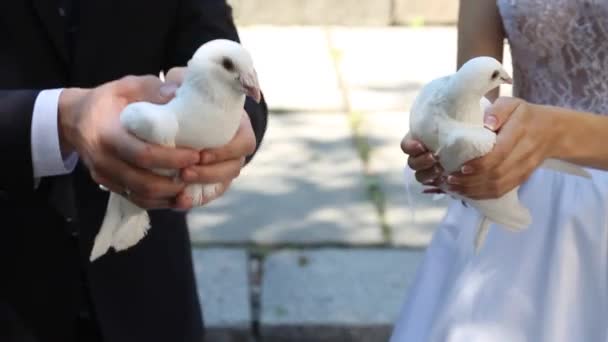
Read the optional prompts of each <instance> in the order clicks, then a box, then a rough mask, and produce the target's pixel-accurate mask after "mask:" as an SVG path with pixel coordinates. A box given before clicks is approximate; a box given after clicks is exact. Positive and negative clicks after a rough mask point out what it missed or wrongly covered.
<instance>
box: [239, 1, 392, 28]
mask: <svg viewBox="0 0 608 342" xmlns="http://www.w3.org/2000/svg"><path fill="white" fill-rule="evenodd" d="M391 2H392V0H374V1H360V0H341V1H328V0H306V1H302V0H274V1H272V0H229V3H230V4H232V5H233V7H234V16H235V20H236V22H237V23H239V24H241V25H247V24H272V25H311V24H312V25H388V24H390V21H391Z"/></svg>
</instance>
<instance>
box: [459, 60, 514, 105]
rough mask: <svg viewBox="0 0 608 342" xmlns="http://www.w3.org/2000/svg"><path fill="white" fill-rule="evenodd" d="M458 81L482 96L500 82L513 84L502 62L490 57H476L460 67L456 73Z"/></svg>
mask: <svg viewBox="0 0 608 342" xmlns="http://www.w3.org/2000/svg"><path fill="white" fill-rule="evenodd" d="M456 75H457V77H456V78H457V79H458V82H459V83H460V84H463V85H464V86H465V87H467V88H468V89H469V90H470V91H474V92H475V93H476V94H475V95H479V96H484V95H485V94H487V93H488V92H489V91H491V90H493V89H494V88H496V87H498V86H500V85H501V84H513V79H512V78H511V76H509V74H508V73H507V72H506V71H505V69H504V68H503V66H502V64H500V62H499V61H497V60H496V59H494V58H492V57H476V58H473V59H471V60H469V61H468V62H466V63H465V64H463V65H462V67H460V69H459V70H458V72H457V73H456Z"/></svg>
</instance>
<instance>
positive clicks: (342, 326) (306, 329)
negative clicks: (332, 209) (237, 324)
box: [260, 249, 422, 342]
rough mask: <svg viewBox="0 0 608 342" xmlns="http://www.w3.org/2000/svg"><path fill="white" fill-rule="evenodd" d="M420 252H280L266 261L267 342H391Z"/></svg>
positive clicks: (264, 308) (263, 316)
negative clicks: (391, 335)
mask: <svg viewBox="0 0 608 342" xmlns="http://www.w3.org/2000/svg"><path fill="white" fill-rule="evenodd" d="M421 255H422V253H421V252H420V251H400V250H380V249H350V250H348V249H347V250H337V249H324V250H308V251H281V252H278V253H275V254H271V255H270V256H269V257H268V258H267V259H266V261H265V263H264V279H263V287H262V299H261V310H262V314H261V322H260V329H261V334H262V337H263V339H264V341H269V342H275V341H295V342H299V341H309V342H315V341H340V342H349V341H365V342H375V341H387V340H388V337H389V336H390V333H391V331H392V325H393V324H394V321H395V320H396V319H397V316H398V313H399V311H400V309H401V306H402V304H403V300H404V298H405V295H406V292H407V289H408V287H409V285H410V283H411V281H412V278H413V274H414V273H415V270H416V267H417V265H418V263H419V262H420V260H421Z"/></svg>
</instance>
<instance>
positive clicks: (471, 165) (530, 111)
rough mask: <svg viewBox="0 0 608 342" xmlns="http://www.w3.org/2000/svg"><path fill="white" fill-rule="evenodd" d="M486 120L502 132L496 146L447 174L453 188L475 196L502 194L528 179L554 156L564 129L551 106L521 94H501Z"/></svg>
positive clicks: (493, 128) (472, 196)
mask: <svg viewBox="0 0 608 342" xmlns="http://www.w3.org/2000/svg"><path fill="white" fill-rule="evenodd" d="M485 121H486V126H487V127H488V128H490V129H492V130H494V131H497V132H498V136H497V138H496V145H495V146H494V149H493V150H492V151H491V152H490V153H488V154H487V155H485V156H484V157H482V158H479V159H476V160H473V161H471V162H468V163H466V164H465V165H464V166H463V167H462V168H461V172H459V173H456V174H453V175H450V176H449V177H448V178H447V183H448V189H449V190H450V191H453V192H456V193H459V194H461V195H463V196H465V197H469V198H473V199H489V198H498V197H500V196H502V195H504V194H506V193H507V192H509V191H511V190H512V189H514V188H515V187H516V186H518V185H520V184H522V183H523V182H525V181H526V180H527V179H528V177H530V175H531V174H532V172H533V171H534V170H535V169H536V168H538V167H539V166H540V165H541V164H542V163H543V162H544V161H545V159H547V158H551V157H553V156H554V149H555V146H556V145H557V144H556V141H557V139H558V138H559V136H560V130H561V127H560V125H559V123H558V122H555V120H552V116H551V113H550V110H549V107H544V106H539V105H533V104H530V103H527V102H526V101H523V100H521V99H517V98H499V99H498V100H497V101H496V102H495V103H494V104H493V105H492V107H490V108H489V109H488V111H487V112H486V117H485Z"/></svg>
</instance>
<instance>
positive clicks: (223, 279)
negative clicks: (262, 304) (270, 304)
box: [192, 249, 252, 342]
mask: <svg viewBox="0 0 608 342" xmlns="http://www.w3.org/2000/svg"><path fill="white" fill-rule="evenodd" d="M192 256H193V259H194V267H195V271H196V281H197V285H198V293H199V298H200V302H201V305H202V309H203V318H204V320H205V328H206V334H207V336H206V339H207V340H209V341H214V342H242V341H249V339H250V338H251V336H252V335H251V306H250V295H249V293H250V292H249V271H248V270H249V268H248V256H247V252H246V251H245V250H238V249H202V250H201V249H194V250H193V251H192Z"/></svg>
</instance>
